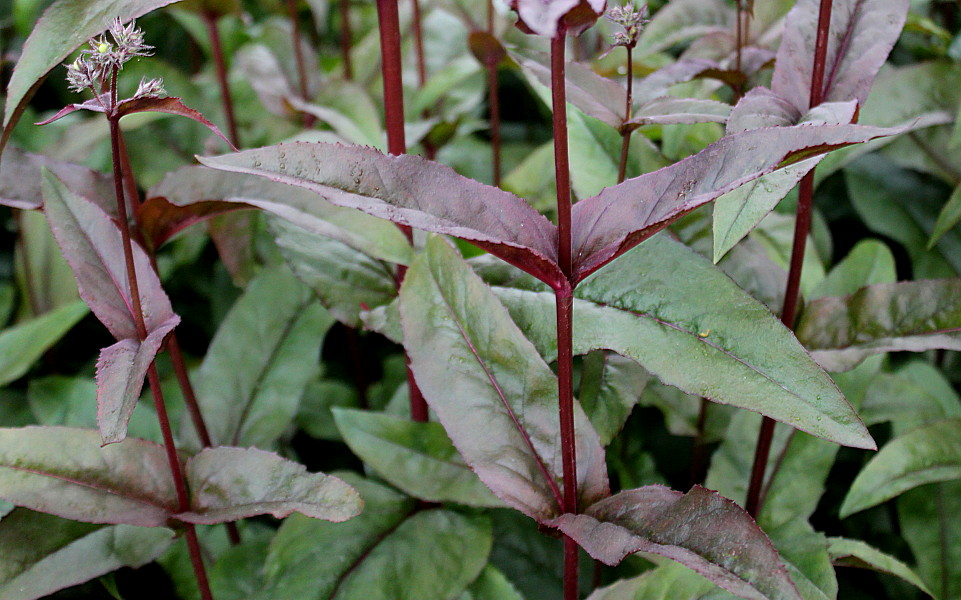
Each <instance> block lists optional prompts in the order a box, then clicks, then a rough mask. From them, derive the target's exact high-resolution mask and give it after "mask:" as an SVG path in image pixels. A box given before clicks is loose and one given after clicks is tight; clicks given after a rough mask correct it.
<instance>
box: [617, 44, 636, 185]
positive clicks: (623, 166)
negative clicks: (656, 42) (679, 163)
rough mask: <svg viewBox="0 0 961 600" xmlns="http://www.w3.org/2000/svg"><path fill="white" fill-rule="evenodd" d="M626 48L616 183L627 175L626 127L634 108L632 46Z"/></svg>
mask: <svg viewBox="0 0 961 600" xmlns="http://www.w3.org/2000/svg"><path fill="white" fill-rule="evenodd" d="M625 49H626V50H627V101H626V103H625V106H624V130H623V131H621V162H620V164H619V165H618V167H617V183H621V182H623V181H624V178H625V177H627V155H628V154H629V153H630V151H631V131H632V130H631V129H628V127H627V122H628V121H630V120H631V111H632V110H633V108H634V56H633V50H634V49H633V48H632V47H631V46H625Z"/></svg>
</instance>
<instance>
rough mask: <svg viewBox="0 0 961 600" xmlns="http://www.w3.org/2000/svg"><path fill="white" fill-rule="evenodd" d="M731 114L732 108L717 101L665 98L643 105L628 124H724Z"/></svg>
mask: <svg viewBox="0 0 961 600" xmlns="http://www.w3.org/2000/svg"><path fill="white" fill-rule="evenodd" d="M730 113H731V107H730V106H728V105H727V104H724V103H723V102H718V101H716V100H701V99H699V98H674V97H671V96H665V97H662V98H655V99H654V100H651V101H650V102H645V103H644V104H642V105H641V106H640V108H638V109H637V110H636V111H634V117H633V118H632V119H631V120H630V121H628V123H630V124H631V125H638V126H640V125H650V124H660V125H676V124H690V123H723V122H725V121H726V120H727V118H728V115H729V114H730Z"/></svg>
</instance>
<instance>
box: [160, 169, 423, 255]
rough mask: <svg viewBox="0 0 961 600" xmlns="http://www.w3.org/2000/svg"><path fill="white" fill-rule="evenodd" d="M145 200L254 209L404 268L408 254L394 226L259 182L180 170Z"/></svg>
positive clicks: (293, 189) (290, 189)
mask: <svg viewBox="0 0 961 600" xmlns="http://www.w3.org/2000/svg"><path fill="white" fill-rule="evenodd" d="M148 196H150V197H151V198H152V197H155V196H160V197H165V198H166V199H167V200H168V201H169V202H171V203H173V204H175V205H177V206H184V207H189V206H194V205H197V204H201V203H204V202H206V201H211V200H214V201H223V202H236V203H239V204H240V206H243V205H248V206H256V207H257V208H261V209H263V210H266V211H268V212H270V213H272V214H275V215H277V216H279V217H282V218H284V219H286V220H287V221H290V222H291V223H293V224H294V225H298V226H299V227H301V228H303V229H306V230H307V231H310V232H313V233H316V234H320V235H323V236H327V237H331V238H333V239H335V240H337V241H340V242H343V243H345V244H347V245H348V246H351V247H352V248H355V249H357V250H360V251H362V252H365V253H367V254H369V255H370V256H373V257H374V258H378V259H381V260H387V261H391V262H395V263H400V264H408V263H409V262H410V259H411V255H412V254H411V249H410V244H408V243H407V239H406V238H405V237H404V234H403V233H401V232H400V231H399V230H398V229H397V227H396V226H395V225H393V224H392V223H389V222H387V221H384V220H382V219H375V218H373V217H370V216H368V215H365V214H363V213H360V212H358V211H356V210H352V209H346V208H340V207H337V206H333V205H331V204H330V203H328V202H324V201H323V200H322V199H320V198H318V197H317V194H315V193H312V192H309V191H306V190H302V189H298V188H296V187H291V186H289V185H284V184H282V183H275V182H272V181H268V180H266V179H264V178H263V177H254V176H251V175H238V174H236V173H218V172H215V171H211V170H210V169H204V168H201V167H184V168H182V169H178V170H177V171H174V172H173V173H171V174H170V175H169V176H167V178H166V179H164V180H163V181H162V182H160V183H159V184H158V185H156V186H154V187H153V188H152V189H151V190H150V193H149V194H148ZM147 202H150V200H148V201H147Z"/></svg>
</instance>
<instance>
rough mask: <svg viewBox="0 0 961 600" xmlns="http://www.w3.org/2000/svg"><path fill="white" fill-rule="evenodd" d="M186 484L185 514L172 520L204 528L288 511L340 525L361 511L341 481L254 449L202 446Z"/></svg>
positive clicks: (358, 501)
mask: <svg viewBox="0 0 961 600" xmlns="http://www.w3.org/2000/svg"><path fill="white" fill-rule="evenodd" d="M187 484H188V485H189V487H190V496H191V497H190V512H187V513H181V514H178V515H176V517H177V518H178V519H180V520H181V521H187V522H189V523H198V524H204V525H212V524H215V523H223V522H225V521H236V520H238V519H243V518H246V517H252V516H255V515H266V514H270V515H273V516H275V517H277V518H279V519H282V518H284V517H286V516H287V515H289V514H291V513H293V512H298V513H301V514H303V515H305V516H308V517H312V518H315V519H323V520H325V521H333V522H335V523H339V522H341V521H346V520H347V519H350V518H352V517H355V516H357V515H358V514H360V511H361V508H362V507H363V501H362V500H361V498H360V494H358V493H357V491H356V490H355V489H354V488H352V487H350V486H349V485H347V484H346V483H344V482H343V481H342V480H340V479H338V478H336V477H333V476H331V475H325V474H323V473H308V472H307V468H306V467H304V466H303V465H301V464H299V463H296V462H293V461H289V460H286V459H284V458H281V457H280V456H278V455H276V454H274V453H273V452H266V451H264V450H258V449H257V448H224V447H221V448H205V449H204V450H203V451H201V452H200V454H198V455H196V456H194V457H193V458H191V459H190V460H188V461H187Z"/></svg>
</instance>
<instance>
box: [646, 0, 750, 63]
mask: <svg viewBox="0 0 961 600" xmlns="http://www.w3.org/2000/svg"><path fill="white" fill-rule="evenodd" d="M733 21H734V11H733V10H732V9H731V7H730V6H729V5H728V4H727V3H726V2H724V0H680V1H677V0H675V1H674V2H671V3H668V4H666V5H665V6H664V8H662V9H661V10H659V11H657V12H656V13H655V14H654V17H653V18H652V19H651V22H650V23H648V24H647V25H646V26H645V27H644V30H643V31H642V32H641V36H640V39H639V40H638V44H637V49H636V50H635V51H636V54H637V56H642V55H644V54H648V53H654V52H659V51H663V50H667V49H668V48H671V47H673V46H675V45H678V44H683V43H684V42H688V41H690V40H692V39H694V38H699V37H701V36H703V35H705V34H707V33H711V32H715V31H726V30H728V29H729V28H730V26H731V24H732V23H733Z"/></svg>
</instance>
